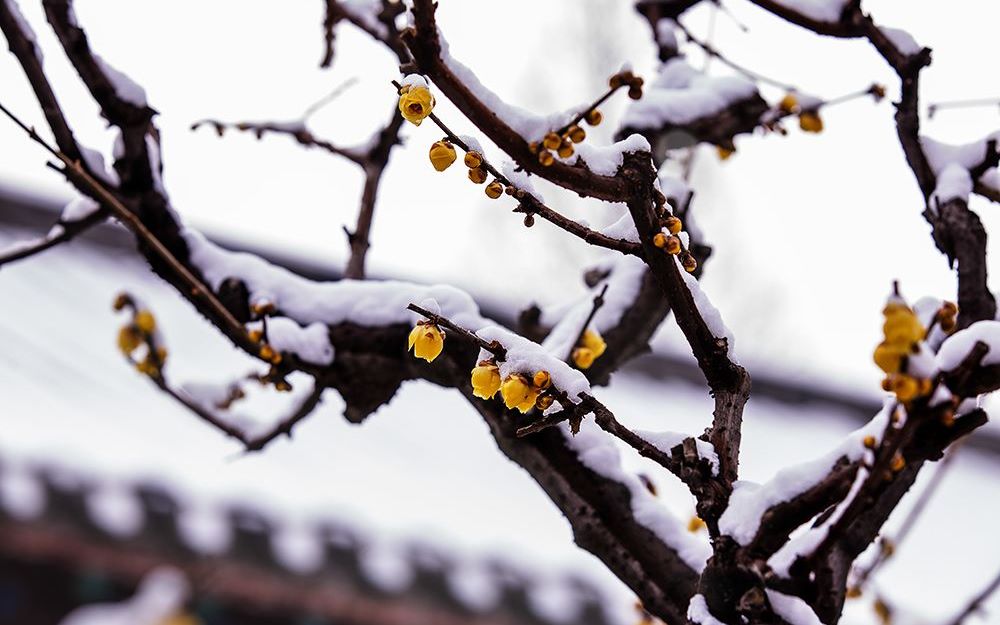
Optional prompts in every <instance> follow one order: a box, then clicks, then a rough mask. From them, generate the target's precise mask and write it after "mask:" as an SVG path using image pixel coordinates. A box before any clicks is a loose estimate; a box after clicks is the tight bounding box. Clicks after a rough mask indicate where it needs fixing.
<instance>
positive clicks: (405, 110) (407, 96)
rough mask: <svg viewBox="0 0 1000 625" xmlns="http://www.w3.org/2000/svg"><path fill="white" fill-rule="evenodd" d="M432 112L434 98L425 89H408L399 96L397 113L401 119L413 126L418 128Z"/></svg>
mask: <svg viewBox="0 0 1000 625" xmlns="http://www.w3.org/2000/svg"><path fill="white" fill-rule="evenodd" d="M433 110H434V96H433V95H431V90H430V89H428V88H427V87H423V86H417V87H410V88H409V89H405V91H404V92H403V93H401V94H400V96H399V112H400V113H401V114H402V115H403V119H405V120H406V121H408V122H410V123H411V124H413V125H415V126H419V125H420V124H421V123H422V122H423V121H424V119H426V118H427V116H428V115H430V114H431V111H433Z"/></svg>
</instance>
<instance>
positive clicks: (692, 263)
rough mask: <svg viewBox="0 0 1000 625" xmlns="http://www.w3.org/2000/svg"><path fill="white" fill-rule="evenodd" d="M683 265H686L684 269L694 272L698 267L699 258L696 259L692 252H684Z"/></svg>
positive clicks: (682, 256)
mask: <svg viewBox="0 0 1000 625" xmlns="http://www.w3.org/2000/svg"><path fill="white" fill-rule="evenodd" d="M681 266H683V267H684V271H686V272H688V273H692V272H694V270H695V269H697V268H698V259H696V258H695V257H694V256H693V255H692V254H691V252H684V254H682V255H681Z"/></svg>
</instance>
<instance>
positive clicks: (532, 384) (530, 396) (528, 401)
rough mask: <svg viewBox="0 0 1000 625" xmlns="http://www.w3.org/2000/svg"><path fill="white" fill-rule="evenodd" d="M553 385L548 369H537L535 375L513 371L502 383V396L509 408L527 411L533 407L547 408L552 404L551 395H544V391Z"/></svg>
mask: <svg viewBox="0 0 1000 625" xmlns="http://www.w3.org/2000/svg"><path fill="white" fill-rule="evenodd" d="M550 386H552V377H551V376H550V375H549V372H548V371H537V372H535V374H534V375H533V376H530V377H529V376H527V375H524V374H521V373H512V374H510V375H508V376H507V377H506V378H504V380H503V382H502V383H501V384H500V396H501V397H502V398H503V403H504V405H505V406H507V408H517V409H518V410H520V411H521V412H522V413H526V412H528V411H529V410H531V409H532V408H538V409H539V410H545V409H547V408H548V407H549V406H551V405H552V401H553V400H552V396H551V395H542V391H544V390H546V389H548V388H549V387H550Z"/></svg>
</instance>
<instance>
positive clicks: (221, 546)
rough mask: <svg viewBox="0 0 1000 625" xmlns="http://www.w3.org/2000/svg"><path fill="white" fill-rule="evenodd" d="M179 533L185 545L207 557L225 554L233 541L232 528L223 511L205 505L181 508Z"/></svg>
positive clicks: (190, 505)
mask: <svg viewBox="0 0 1000 625" xmlns="http://www.w3.org/2000/svg"><path fill="white" fill-rule="evenodd" d="M177 531H178V533H179V534H180V535H181V538H182V539H183V540H184V544H186V545H187V546H188V547H190V548H192V549H193V550H195V551H197V552H198V553H202V554H205V555H216V554H221V553H223V552H225V551H226V549H228V548H229V544H230V542H231V540H232V527H231V526H230V525H229V521H228V520H227V519H226V517H225V515H224V514H223V513H222V511H221V510H219V509H217V508H214V507H210V506H206V505H203V504H193V503H189V504H185V505H182V506H181V510H180V512H179V513H178V518H177Z"/></svg>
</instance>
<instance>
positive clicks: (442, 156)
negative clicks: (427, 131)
mask: <svg viewBox="0 0 1000 625" xmlns="http://www.w3.org/2000/svg"><path fill="white" fill-rule="evenodd" d="M429 156H430V159H431V165H433V166H434V169H436V170H437V171H444V170H446V169H448V168H449V167H451V164H452V163H454V162H455V159H456V158H458V157H457V156H455V146H453V145H452V144H450V143H448V142H447V141H435V142H434V143H432V144H431V151H430V155H429Z"/></svg>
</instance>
